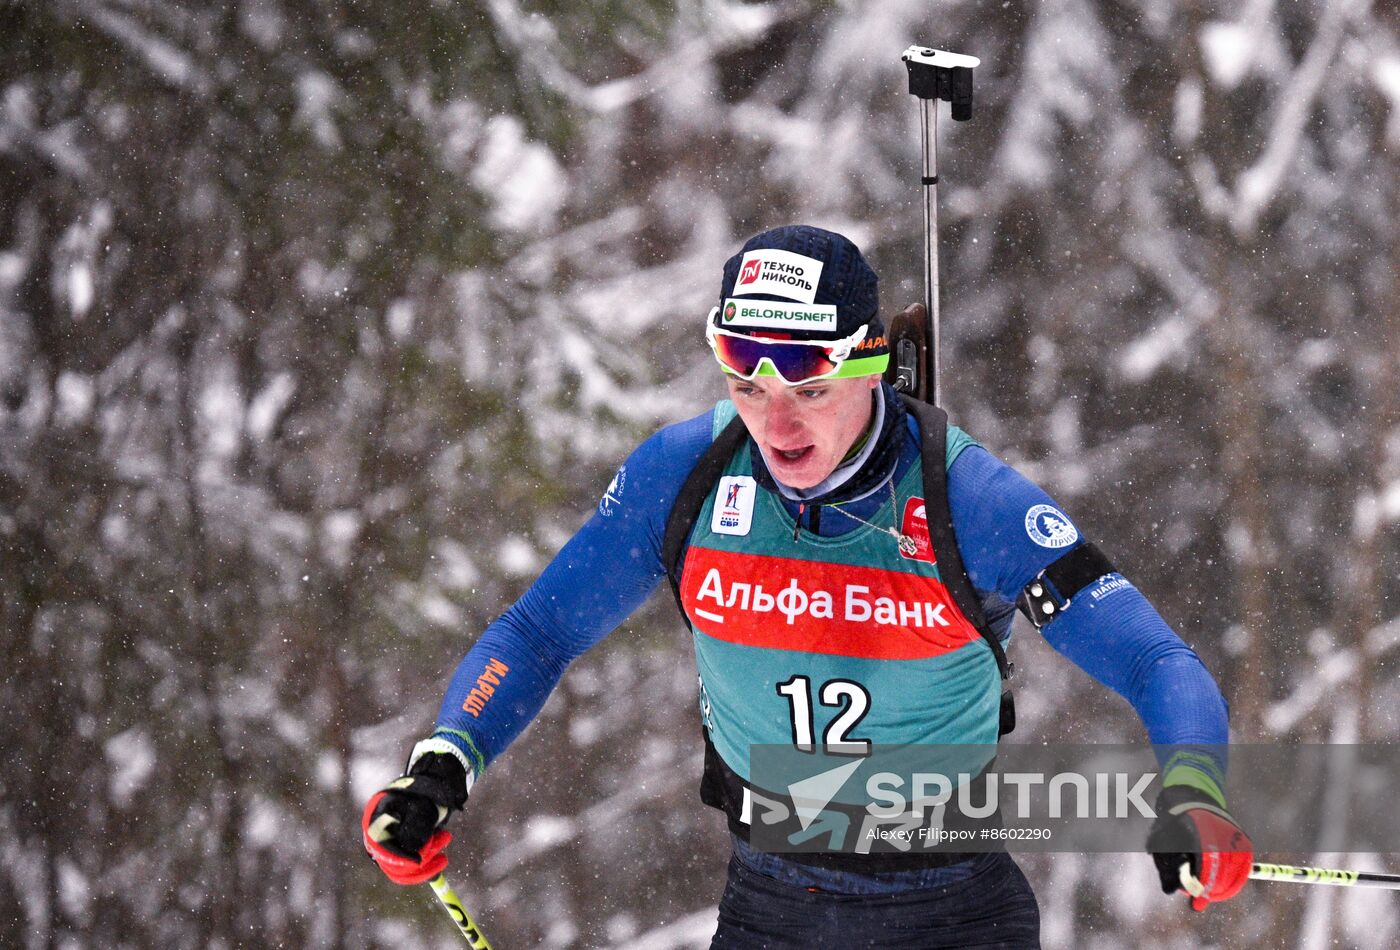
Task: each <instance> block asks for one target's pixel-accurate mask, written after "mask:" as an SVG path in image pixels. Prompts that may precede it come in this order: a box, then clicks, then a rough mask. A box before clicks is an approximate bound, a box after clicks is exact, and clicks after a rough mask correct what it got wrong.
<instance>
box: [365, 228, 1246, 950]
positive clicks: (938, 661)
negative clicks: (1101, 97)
mask: <svg viewBox="0 0 1400 950" xmlns="http://www.w3.org/2000/svg"><path fill="white" fill-rule="evenodd" d="M877 288H878V284H877V278H876V275H875V273H874V271H873V270H871V268H870V266H869V265H868V264H867V263H866V261H865V259H864V257H863V256H862V255H861V253H860V251H859V250H858V249H857V248H856V246H855V245H854V244H852V243H851V242H850V241H849V240H847V239H846V238H844V237H842V236H841V235H839V234H835V233H833V232H830V231H825V230H821V229H818V228H814V227H807V226H788V227H781V228H776V229H774V230H770V231H766V232H764V233H762V234H758V235H756V236H754V237H753V238H751V239H749V240H748V241H747V242H746V243H745V244H744V245H743V247H742V249H741V250H740V251H739V253H738V254H736V255H734V256H733V257H732V258H730V259H729V260H728V261H727V262H726V263H725V265H724V272H723V279H722V282H721V287H720V296H719V300H718V303H717V306H716V307H715V308H714V310H713V311H712V312H711V314H710V316H709V318H708V320H707V322H706V325H705V335H706V339H707V341H708V343H709V345H710V348H711V349H712V351H713V353H714V355H715V357H716V359H717V360H718V362H719V365H720V369H721V370H722V371H723V372H724V374H725V381H726V383H727V385H728V390H729V399H728V400H726V401H723V402H721V403H719V404H718V405H717V406H716V407H715V408H714V409H712V410H710V411H708V412H705V413H703V414H701V415H699V416H697V417H695V418H693V419H690V420H688V421H685V422H681V423H677V424H675V425H671V426H667V427H666V428H664V429H662V430H661V431H659V432H657V433H656V434H655V435H653V436H652V437H651V438H649V439H647V440H646V441H645V442H644V443H642V445H641V446H639V447H638V448H637V449H636V451H635V452H633V453H632V455H631V456H630V457H629V458H628V459H627V461H626V463H625V464H624V465H623V466H622V467H621V468H619V469H618V471H617V474H616V476H615V477H614V479H613V481H612V483H611V484H610V485H609V487H608V489H607V491H606V493H605V494H604V495H603V497H602V500H601V501H600V502H599V504H598V509H597V511H596V512H595V513H594V514H593V516H592V517H591V518H590V519H589V521H588V523H587V524H585V525H584V526H583V527H582V528H581V529H580V530H579V532H578V533H577V534H576V535H574V537H573V538H572V539H571V540H570V541H569V542H568V543H567V544H566V545H565V546H564V547H563V548H562V549H561V550H560V552H559V553H558V555H557V556H556V557H555V558H554V560H553V561H552V562H551V563H550V564H549V566H548V567H547V568H545V570H544V572H543V573H542V574H541V575H540V577H539V578H538V580H536V581H535V583H534V584H533V585H532V586H531V587H530V589H529V590H527V591H526V592H525V594H524V595H523V596H522V597H521V598H520V599H519V600H518V601H517V602H516V603H515V604H514V605H512V606H511V607H510V609H509V610H507V611H506V612H505V614H503V615H502V616H501V617H500V618H499V619H498V620H496V621H495V622H494V623H492V624H491V625H490V626H488V627H487V628H486V630H485V632H484V633H483V634H482V636H481V638H480V639H479V640H478V641H477V642H476V644H475V645H474V646H473V647H472V649H471V650H470V652H468V653H467V655H466V657H465V658H464V659H463V660H462V661H461V663H460V665H459V666H458V667H457V670H456V673H455V674H454V676H453V677H452V681H451V683H450V685H449V686H448V689H447V694H446V697H445V698H444V700H443V703H442V708H441V711H440V713H439V715H438V720H437V726H436V729H435V730H434V732H433V734H432V735H431V736H429V737H428V738H426V739H424V740H423V741H421V742H419V743H418V744H417V745H416V746H415V747H414V749H413V750H412V754H411V755H410V757H409V760H408V766H407V769H406V772H405V775H404V776H402V777H400V778H399V779H397V780H396V781H394V782H393V783H391V784H390V785H389V786H388V787H387V788H385V789H384V790H382V791H380V792H378V793H376V794H375V795H374V796H373V797H372V798H371V799H370V800H369V802H368V803H367V805H366V807H365V810H364V815H363V834H364V842H365V847H366V848H367V849H368V851H369V853H370V855H371V856H372V857H373V858H374V860H375V861H376V862H378V864H379V866H380V868H382V869H383V871H384V873H385V874H387V875H388V876H389V878H390V879H391V880H393V881H395V882H397V883H400V884H416V883H421V882H423V881H426V880H428V879H430V878H432V877H434V876H436V875H437V874H438V873H439V872H440V871H441V870H442V869H443V867H444V866H445V865H446V863H447V857H446V855H445V854H444V853H443V849H444V848H445V847H446V845H447V843H448V842H449V840H450V835H449V833H448V832H447V831H446V830H444V825H445V824H446V823H447V820H448V818H449V817H450V816H451V814H452V813H453V812H455V811H457V810H458V809H461V808H462V807H463V806H464V805H465V804H466V802H467V800H468V795H469V792H470V791H471V788H472V786H473V784H474V783H475V782H476V781H477V780H478V779H479V778H480V777H481V775H482V774H483V773H484V772H485V770H486V768H487V767H488V766H489V765H490V764H491V762H492V760H494V759H495V758H496V757H497V756H498V755H500V754H501V753H502V752H503V751H505V749H506V747H507V746H509V745H510V743H511V742H512V741H513V740H514V739H515V737H516V736H518V735H519V734H520V732H521V730H523V729H524V727H525V726H526V724H527V723H528V722H529V721H530V720H531V719H532V718H533V717H534V716H535V715H536V714H537V713H538V712H539V710H540V708H541V707H542V706H543V705H544V702H545V699H546V698H547V697H548V695H549V693H550V691H551V690H552V689H553V688H554V686H555V685H556V684H557V683H558V682H559V679H560V677H562V676H563V674H564V671H565V670H566V669H567V667H568V666H569V664H570V663H571V662H572V661H573V660H574V659H575V658H577V657H578V656H579V655H581V654H582V653H583V652H584V651H585V650H587V649H588V648H589V647H591V646H593V645H594V644H595V643H597V642H598V641H599V640H601V639H602V638H603V637H604V636H606V635H607V634H608V633H609V632H610V631H612V630H613V629H614V628H615V627H617V626H618V624H619V623H621V622H622V621H623V620H624V619H625V618H626V617H627V616H628V615H629V614H631V613H632V612H633V611H634V610H635V609H637V607H639V606H640V605H641V604H642V602H643V601H644V600H646V598H647V597H648V595H649V594H650V593H651V592H652V591H653V589H654V588H655V587H656V586H657V584H658V583H660V582H661V581H662V580H663V579H669V581H670V583H671V585H672V589H673V591H674V592H675V594H676V597H677V601H678V603H679V604H680V606H681V608H682V610H683V611H684V614H685V617H686V620H687V622H688V624H689V626H690V628H691V631H692V634H693V639H694V645H695V658H696V663H697V666H698V670H699V678H700V694H699V700H700V701H699V707H700V715H701V717H702V720H703V725H704V735H705V745H706V749H705V752H706V755H705V774H704V778H703V781H702V789H701V797H702V799H703V800H704V801H705V802H706V803H707V804H710V805H713V806H715V807H717V808H720V809H721V810H723V811H724V812H725V813H726V815H727V817H728V824H729V829H730V832H731V834H732V837H733V856H732V858H731V860H730V863H729V870H728V874H729V878H728V884H727V886H726V888H725V890H724V894H723V897H722V898H721V901H720V905H719V913H718V926H717V931H716V934H715V937H714V942H713V944H712V946H713V947H717V948H727V947H735V948H756V947H794V948H797V947H800V948H804V950H806V948H811V947H825V946H870V947H921V948H928V947H1036V946H1039V926H1040V923H1039V911H1038V909H1037V906H1036V901H1035V896H1034V894H1033V893H1032V891H1031V888H1030V885H1029V883H1028V882H1027V880H1026V878H1025V876H1024V875H1023V874H1022V873H1021V870H1020V869H1019V868H1018V867H1017V866H1016V864H1015V862H1014V861H1013V860H1012V858H1011V856H1010V855H1008V854H1006V853H1004V852H999V853H989V854H966V853H963V854H958V853H954V852H948V851H946V850H943V851H936V852H921V853H911V854H909V855H905V856H903V857H902V858H900V859H899V860H895V861H893V862H891V860H890V859H889V857H888V856H883V855H872V854H841V855H821V856H819V857H821V858H822V860H817V859H816V858H814V857H812V856H808V855H801V854H775V853H767V852H765V851H762V850H760V849H758V848H756V847H755V846H754V845H753V844H752V843H751V842H750V840H749V839H750V836H749V828H750V824H749V822H750V820H751V817H752V815H751V808H752V804H753V803H752V798H751V794H750V793H751V791H752V790H753V789H752V785H751V781H750V779H751V776H750V774H749V768H750V761H749V750H750V748H751V747H753V746H756V745H762V744H768V745H776V744H784V743H786V744H797V745H798V746H799V747H803V746H804V743H805V744H807V747H810V744H811V743H813V742H816V741H825V740H832V741H835V742H838V743H846V744H847V746H848V747H854V748H861V747H866V748H868V747H869V746H868V745H864V744H866V743H870V744H876V745H879V744H892V745H893V744H912V743H920V744H940V745H946V744H968V743H984V744H988V745H991V744H995V743H996V741H997V739H998V737H999V735H1000V734H1001V733H1002V732H1003V731H1004V730H1005V727H1006V719H1007V717H1006V714H1005V710H1004V701H1003V685H1002V681H1003V679H1004V676H1005V674H1006V671H1007V669H1008V664H1007V663H1006V661H1005V656H1004V651H1005V647H1006V645H1007V644H1008V643H1009V639H1010V629H1011V621H1012V618H1013V616H1014V614H1015V612H1016V610H1017V608H1018V607H1019V608H1020V609H1021V610H1022V612H1023V613H1025V614H1026V615H1027V616H1028V617H1029V618H1030V619H1031V621H1032V623H1033V624H1034V625H1035V626H1037V627H1038V628H1039V629H1040V631H1041V633H1042V634H1043V635H1044V636H1045V638H1046V639H1047V640H1048V641H1049V642H1050V643H1051V645H1052V646H1054V647H1055V649H1056V650H1058V651H1059V652H1060V653H1061V654H1063V655H1064V656H1066V657H1068V658H1069V660H1070V661H1071V662H1073V663H1075V664H1076V665H1077V666H1079V667H1080V668H1081V669H1083V670H1084V671H1085V672H1087V673H1088V674H1089V675H1090V676H1092V677H1094V678H1095V679H1096V680H1098V681H1099V682H1101V683H1103V684H1104V685H1106V686H1108V687H1109V688H1111V689H1113V690H1114V691H1116V692H1117V693H1119V694H1120V695H1122V696H1123V697H1124V698H1126V699H1127V700H1128V702H1130V703H1131V704H1132V706H1133V708H1134V709H1135V710H1136V712H1137V714H1138V715H1139V717H1141V719H1142V722H1143V724H1144V725H1145V727H1146V729H1147V733H1148V736H1149V738H1150V739H1151V741H1152V742H1153V743H1154V744H1159V745H1178V744H1181V745H1186V744H1190V745H1194V746H1223V745H1224V744H1226V743H1227V741H1228V727H1227V719H1226V705H1225V702H1224V700H1223V699H1222V697H1221V695H1220V691H1219V690H1218V689H1217V687H1216V684H1215V682H1214V680H1213V679H1212V678H1211V676H1210V674H1209V673H1208V672H1207V671H1206V669H1205V667H1204V666H1203V665H1202V663H1201V661H1200V660H1199V659H1198V658H1197V656H1196V654H1195V653H1194V652H1193V651H1192V650H1191V649H1190V648H1189V647H1187V646H1186V644H1185V643H1183V642H1182V640H1181V639H1180V638H1179V637H1178V636H1177V635H1176V634H1175V633H1174V632H1173V631H1172V630H1171V628H1170V627H1169V626H1168V625H1167V623H1166V622H1165V621H1164V620H1163V619H1162V617H1161V616H1160V615H1159V614H1158V613H1157V611H1156V610H1155V609H1154V608H1153V607H1152V605H1151V604H1150V603H1148V601H1147V599H1146V598H1145V597H1144V596H1143V595H1142V594H1141V593H1140V592H1139V591H1138V590H1137V589H1136V588H1135V587H1133V585H1132V584H1131V583H1130V582H1128V580H1127V579H1126V578H1124V577H1123V576H1122V575H1121V574H1119V573H1118V572H1117V571H1115V570H1114V569H1113V567H1112V565H1111V563H1109V562H1108V560H1107V558H1106V557H1105V556H1104V555H1103V554H1102V553H1100V552H1099V551H1098V549H1097V548H1096V547H1095V546H1094V545H1093V544H1092V543H1089V542H1087V541H1086V540H1085V539H1084V538H1082V537H1081V535H1080V533H1079V531H1078V529H1077V528H1076V526H1075V525H1074V522H1073V521H1072V520H1071V519H1070V518H1069V517H1068V516H1066V515H1065V514H1064V512H1063V511H1062V510H1061V509H1060V507H1059V506H1058V505H1056V503H1055V502H1054V501H1053V500H1052V499H1051V498H1050V497H1049V496H1048V495H1047V494H1046V493H1045V492H1044V491H1042V490H1041V489H1040V488H1038V487H1037V486H1035V485H1034V484H1032V483H1031V482H1029V481H1028V480H1027V479H1025V478H1023V477H1022V476H1021V475H1019V474H1017V473H1016V472H1015V471H1014V470H1013V469H1012V468H1010V467H1009V466H1008V465H1006V464H1005V463H1003V462H1001V461H999V460H998V459H997V458H996V457H995V456H993V455H992V454H991V453H990V452H988V451H987V450H986V449H985V448H983V447H982V446H981V445H979V444H978V443H976V442H975V441H973V440H972V439H971V438H970V437H969V436H967V435H966V434H965V433H963V432H962V431H961V430H959V429H957V428H955V427H952V426H947V425H946V422H945V421H944V420H945V419H946V417H944V416H942V415H941V413H939V412H938V411H937V410H933V409H932V408H931V407H927V406H924V405H923V404H919V403H915V402H912V401H909V400H906V399H905V398H904V397H901V396H900V395H899V394H897V393H896V392H895V391H894V390H893V389H892V388H891V387H890V386H889V385H888V383H885V382H884V381H883V380H882V374H883V373H884V371H885V369H886V367H887V365H888V362H889V346H888V342H887V340H886V334H885V328H884V326H883V323H882V321H881V319H880V317H879V315H878V310H879V307H878V290H877ZM736 417H737V421H736ZM940 448H941V451H940ZM933 453H936V455H937V457H933ZM926 462H927V463H928V467H929V471H927V472H926V471H925V463H926ZM940 512H942V514H941V515H940ZM959 562H960V563H959ZM1091 585H1092V588H1091ZM1081 591H1082V592H1084V593H1085V594H1086V596H1077V595H1078V594H1080V592H1081ZM799 594H800V596H799ZM1089 594H1092V596H1088V595H1089ZM856 709H858V710H859V711H860V713H861V715H860V716H858V717H856V716H854V715H852V714H851V711H852V710H856ZM1222 770H1223V763H1221V762H1219V761H1217V760H1215V759H1212V758H1211V757H1210V756H1199V755H1196V756H1186V757H1183V758H1182V759H1180V760H1179V761H1173V762H1169V763H1167V767H1166V768H1165V769H1164V773H1163V785H1164V788H1163V791H1162V793H1161V795H1160V797H1159V798H1158V802H1157V813H1158V817H1157V820H1156V824H1155V825H1154V828H1153V832H1152V835H1151V837H1150V838H1149V850H1150V851H1154V852H1156V853H1154V854H1153V859H1154V860H1155V862H1156V864H1157V867H1158V870H1159V872H1160V876H1161V882H1162V887H1163V890H1164V891H1165V892H1167V893H1171V892H1173V891H1175V890H1177V889H1185V890H1187V891H1188V892H1189V893H1190V895H1191V902H1192V906H1193V907H1194V908H1195V909H1197V910H1202V909H1204V908H1205V907H1206V906H1207V905H1208V904H1210V903H1211V902H1213V901H1221V900H1225V899H1227V898H1229V897H1231V896H1233V895H1235V894H1236V893H1238V891H1239V890H1240V889H1241V888H1242V887H1243V885H1244V883H1245V880H1246V878H1247V875H1248V873H1249V869H1250V862H1251V860H1252V845H1251V844H1250V841H1249V839H1248V837H1247V836H1246V835H1245V834H1244V832H1243V831H1241V830H1240V828H1239V827H1238V825H1237V824H1236V822H1235V821H1234V820H1233V819H1232V818H1231V817H1230V814H1229V812H1228V811H1227V810H1226V805H1225V800H1224V795H1223V793H1222V791H1221V789H1222V788H1223V786H1224V779H1223V774H1222ZM1154 841H1155V842H1156V844H1157V847H1155V848H1154V847H1153V846H1152V843H1153V842H1154Z"/></svg>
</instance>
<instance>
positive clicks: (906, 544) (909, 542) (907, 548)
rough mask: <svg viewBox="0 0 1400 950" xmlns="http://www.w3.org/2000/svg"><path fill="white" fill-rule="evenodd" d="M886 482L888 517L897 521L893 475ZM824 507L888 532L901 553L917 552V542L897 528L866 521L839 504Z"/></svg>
mask: <svg viewBox="0 0 1400 950" xmlns="http://www.w3.org/2000/svg"><path fill="white" fill-rule="evenodd" d="M886 484H887V485H889V486H890V517H891V519H892V520H894V521H898V520H899V508H898V504H897V503H896V501H895V497H894V476H893V475H891V476H890V480H889V481H888V482H886ZM826 507H828V508H830V509H831V510H832V511H838V512H840V513H841V514H843V515H845V516H846V517H847V518H850V519H851V520H852V521H859V522H860V523H861V524H863V525H865V526H866V527H867V528H874V529H875V530H876V531H883V532H884V533H885V534H888V535H889V536H890V537H892V538H894V539H895V541H896V542H897V543H898V544H899V550H900V551H902V552H903V553H905V554H907V555H908V556H910V557H913V556H914V555H915V554H917V553H918V550H919V546H918V545H917V544H915V543H914V539H913V538H911V537H909V535H907V534H904V533H903V532H902V531H897V530H895V529H894V528H892V527H891V528H885V527H881V526H880V525H878V524H871V523H870V522H869V521H866V520H865V519H864V518H862V517H861V516H860V515H854V514H851V513H850V512H849V511H847V510H846V509H844V508H842V507H841V506H840V505H827V506H826Z"/></svg>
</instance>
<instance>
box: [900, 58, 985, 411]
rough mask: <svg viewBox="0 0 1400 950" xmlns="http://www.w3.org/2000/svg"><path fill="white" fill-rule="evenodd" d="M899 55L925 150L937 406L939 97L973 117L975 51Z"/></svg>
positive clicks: (927, 304) (927, 280)
mask: <svg viewBox="0 0 1400 950" xmlns="http://www.w3.org/2000/svg"><path fill="white" fill-rule="evenodd" d="M900 59H902V60H904V65H905V66H907V67H908V69H909V94H910V95H913V96H917V97H918V99H919V127H920V130H921V131H922V133H923V134H922V138H923V151H924V174H923V185H924V309H925V310H926V312H927V313H928V321H929V334H928V340H929V346H928V350H929V352H928V355H927V358H926V360H925V365H924V366H923V367H920V371H921V372H923V373H925V374H927V378H928V379H929V381H930V382H929V386H928V392H929V393H930V394H932V396H933V404H934V405H935V406H937V405H939V404H940V403H942V402H943V378H942V374H940V373H939V367H940V365H941V360H940V354H941V352H942V347H941V345H940V343H941V341H940V339H939V336H938V318H939V312H938V297H939V294H938V100H940V99H943V100H946V101H947V102H950V103H952V105H953V109H952V114H953V119H954V120H956V121H958V122H965V121H966V120H968V119H970V118H972V70H973V67H975V66H977V65H978V64H979V63H980V62H981V60H979V59H978V58H977V57H976V56H965V55H963V54H962V53H950V52H948V51H947V50H941V49H932V48H931V47H928V46H918V45H915V46H911V47H909V48H908V49H907V50H905V51H904V53H903V55H901V56H900Z"/></svg>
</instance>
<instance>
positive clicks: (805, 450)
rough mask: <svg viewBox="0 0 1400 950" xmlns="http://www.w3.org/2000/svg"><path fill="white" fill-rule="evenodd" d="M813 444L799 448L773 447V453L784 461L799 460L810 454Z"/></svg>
mask: <svg viewBox="0 0 1400 950" xmlns="http://www.w3.org/2000/svg"><path fill="white" fill-rule="evenodd" d="M813 448H815V446H811V445H804V446H803V447H802V448H800V449H774V450H773V454H774V455H776V456H777V457H778V458H779V459H780V460H782V461H784V462H800V461H802V460H803V459H805V458H806V457H807V456H808V455H809V454H811V451H812V449H813Z"/></svg>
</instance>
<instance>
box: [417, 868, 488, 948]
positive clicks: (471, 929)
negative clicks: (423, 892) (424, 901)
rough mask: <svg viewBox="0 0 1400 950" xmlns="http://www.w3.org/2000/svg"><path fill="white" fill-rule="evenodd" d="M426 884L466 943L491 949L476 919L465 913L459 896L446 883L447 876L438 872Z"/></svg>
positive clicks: (465, 910)
mask: <svg viewBox="0 0 1400 950" xmlns="http://www.w3.org/2000/svg"><path fill="white" fill-rule="evenodd" d="M428 886H429V887H431V888H432V889H433V893H434V894H436V895H437V899H438V900H440V901H441V902H442V906H443V907H445V908H446V909H447V913H448V914H449V915H450V916H451V917H452V922H453V923H454V924H456V925H457V929H458V930H460V931H462V936H463V937H466V938H467V944H468V945H469V946H471V947H474V948H476V950H491V943H490V941H488V940H487V939H486V935H485V934H483V933H482V932H481V928H480V927H478V926H477V925H476V921H474V920H472V915H471V914H469V913H467V909H466V908H465V907H463V906H462V900H461V898H459V897H458V896H457V893H456V892H455V891H453V890H452V885H450V884H448V883H447V876H446V875H443V874H439V875H438V876H437V877H435V878H433V879H432V880H431V881H429V882H428Z"/></svg>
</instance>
